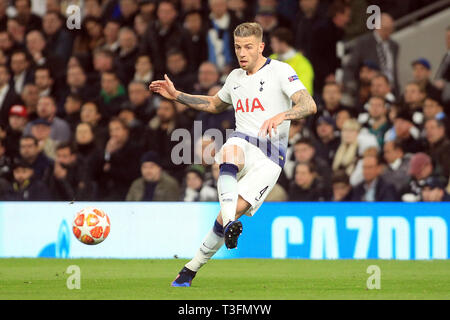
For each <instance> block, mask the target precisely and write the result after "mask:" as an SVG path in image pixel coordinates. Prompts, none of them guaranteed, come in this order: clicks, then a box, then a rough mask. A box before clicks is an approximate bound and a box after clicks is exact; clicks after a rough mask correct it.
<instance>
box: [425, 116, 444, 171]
mask: <svg viewBox="0 0 450 320" xmlns="http://www.w3.org/2000/svg"><path fill="white" fill-rule="evenodd" d="M425 133H426V140H427V142H428V154H429V155H430V156H431V159H432V160H433V162H434V163H435V165H436V172H438V173H439V174H442V175H443V176H444V177H445V178H448V177H449V176H450V140H449V138H448V137H447V136H446V135H445V124H444V123H443V122H442V121H441V120H437V119H429V120H427V121H426V122H425Z"/></svg>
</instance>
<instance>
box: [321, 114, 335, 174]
mask: <svg viewBox="0 0 450 320" xmlns="http://www.w3.org/2000/svg"><path fill="white" fill-rule="evenodd" d="M335 127H336V122H335V121H334V120H333V118H331V117H326V116H322V117H319V119H318V120H317V127H316V133H317V137H318V140H317V141H316V152H317V156H319V157H321V158H322V159H325V160H326V161H327V162H328V163H329V164H330V165H331V163H332V162H333V159H334V155H335V153H336V150H337V149H338V147H339V144H340V139H339V138H338V137H336V135H335V132H334V130H335Z"/></svg>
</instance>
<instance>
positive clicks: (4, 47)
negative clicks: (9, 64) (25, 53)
mask: <svg viewBox="0 0 450 320" xmlns="http://www.w3.org/2000/svg"><path fill="white" fill-rule="evenodd" d="M17 49H19V48H18V45H17V44H15V43H14V41H13V38H12V36H11V35H10V34H9V32H8V31H7V30H6V28H5V29H0V50H1V51H2V52H3V54H4V55H5V56H6V57H9V56H10V55H11V53H12V52H13V51H15V50H17Z"/></svg>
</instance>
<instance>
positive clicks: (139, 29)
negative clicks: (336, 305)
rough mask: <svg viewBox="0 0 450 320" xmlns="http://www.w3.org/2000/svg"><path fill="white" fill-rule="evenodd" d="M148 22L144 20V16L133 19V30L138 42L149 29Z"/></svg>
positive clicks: (139, 15)
mask: <svg viewBox="0 0 450 320" xmlns="http://www.w3.org/2000/svg"><path fill="white" fill-rule="evenodd" d="M149 25H150V21H149V20H146V18H145V16H144V15H143V14H141V13H140V14H138V15H136V17H134V27H133V28H134V30H135V31H136V35H137V36H138V38H139V40H142V39H143V38H144V36H145V33H146V32H147V29H148V28H149Z"/></svg>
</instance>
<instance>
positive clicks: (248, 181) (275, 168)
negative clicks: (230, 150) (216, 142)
mask: <svg viewBox="0 0 450 320" xmlns="http://www.w3.org/2000/svg"><path fill="white" fill-rule="evenodd" d="M229 145H236V146H238V147H240V148H241V149H242V150H243V152H244V157H245V164H244V168H242V170H241V171H239V172H238V174H237V180H238V194H239V195H240V196H241V197H242V198H243V199H244V200H246V201H247V202H248V203H250V205H251V207H250V208H249V209H248V211H247V212H246V213H245V215H247V216H253V215H254V214H255V213H256V211H258V209H259V207H260V206H261V204H262V203H263V202H264V200H265V199H266V197H267V195H268V194H269V193H270V191H271V190H272V188H273V187H274V186H275V184H276V183H277V181H278V177H279V176H280V173H281V167H280V166H279V165H277V164H276V163H275V162H273V161H272V160H270V159H269V158H268V157H267V156H266V155H265V154H264V153H263V152H262V151H261V150H260V149H259V148H258V147H257V146H255V145H253V144H251V143H250V142H248V141H246V140H245V139H242V138H238V137H231V138H229V139H228V140H227V142H225V144H224V145H223V146H222V148H221V149H220V150H219V152H218V153H217V154H216V155H215V157H214V158H215V161H216V163H218V164H220V163H221V161H222V150H223V148H224V147H225V146H229Z"/></svg>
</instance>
